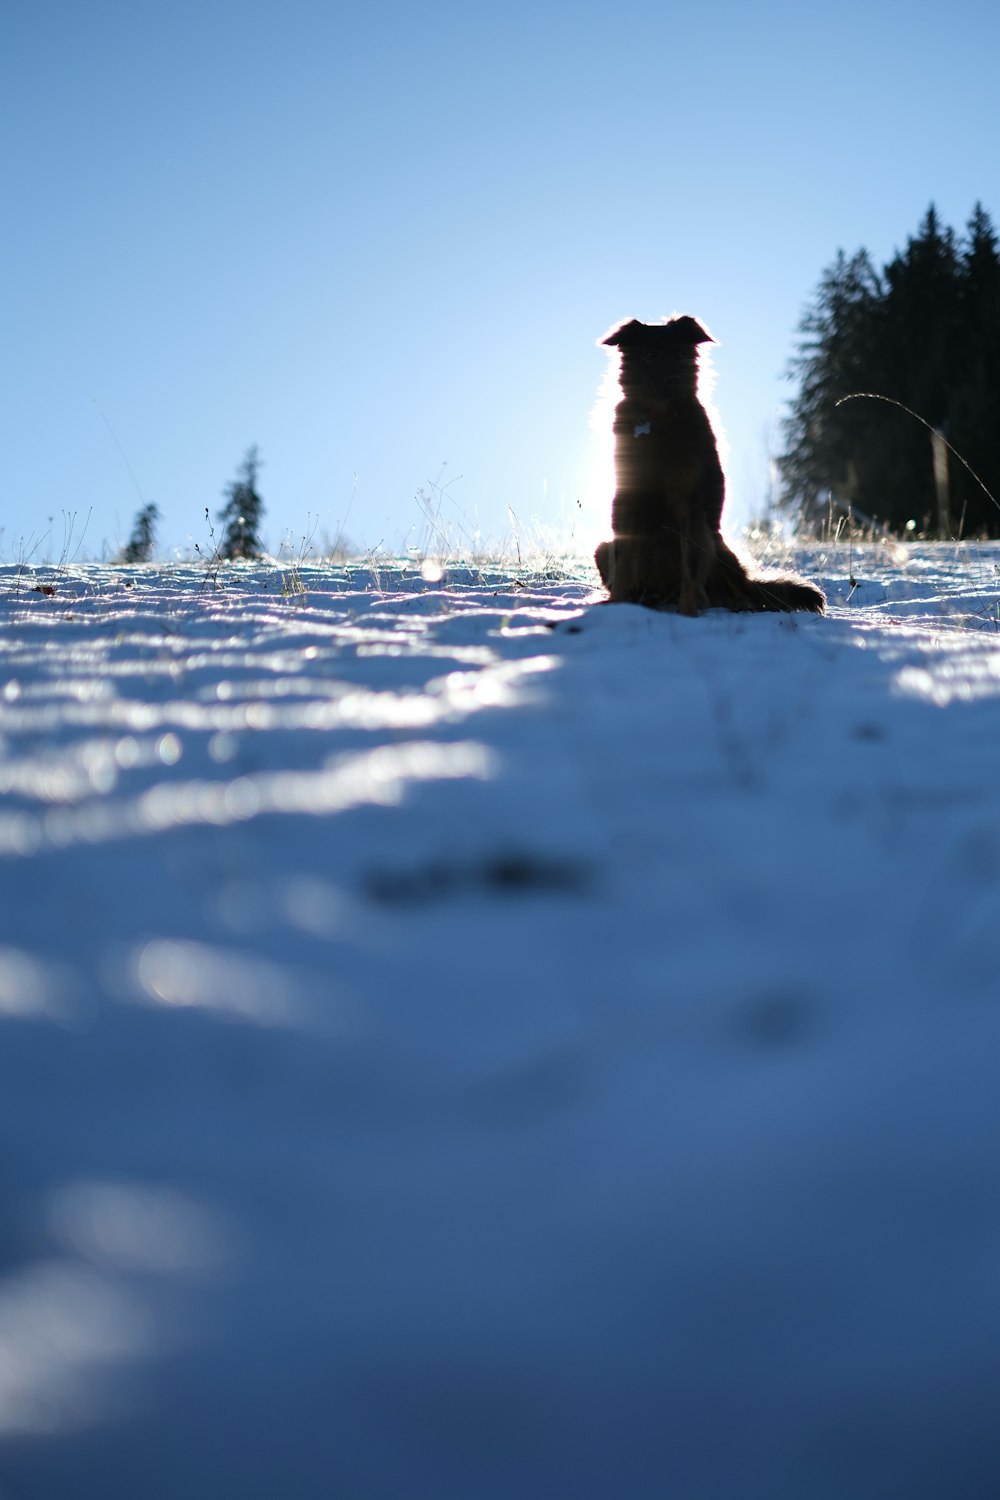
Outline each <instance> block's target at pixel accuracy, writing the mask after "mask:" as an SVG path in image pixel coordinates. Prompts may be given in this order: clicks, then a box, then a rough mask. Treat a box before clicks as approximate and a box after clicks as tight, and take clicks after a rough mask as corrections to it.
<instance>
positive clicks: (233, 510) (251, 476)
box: [218, 443, 264, 561]
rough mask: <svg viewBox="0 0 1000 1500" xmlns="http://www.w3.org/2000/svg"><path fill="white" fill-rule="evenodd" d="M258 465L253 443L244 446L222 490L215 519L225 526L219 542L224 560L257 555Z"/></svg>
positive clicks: (261, 514) (261, 515)
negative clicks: (223, 498)
mask: <svg viewBox="0 0 1000 1500" xmlns="http://www.w3.org/2000/svg"><path fill="white" fill-rule="evenodd" d="M261 467H262V466H261V461H260V458H259V456H258V452H257V445H256V443H255V444H254V445H253V446H252V447H251V448H248V449H247V451H246V455H245V457H244V459H243V462H242V464H241V465H240V467H239V470H238V471H237V477H236V479H234V480H233V481H232V482H231V483H230V484H227V485H226V488H225V490H224V491H223V494H224V495H225V496H226V503H225V505H224V506H223V507H222V509H221V510H220V511H219V515H218V519H219V521H220V522H222V524H223V525H224V526H225V528H226V530H225V534H224V535H223V538H222V542H221V543H220V546H219V556H220V557H223V558H225V559H226V560H227V561H232V560H233V559H234V558H241V557H242V558H249V559H256V558H259V557H260V554H261V545H260V526H261V522H262V520H263V518H264V502H263V500H262V499H261V497H260V495H259V493H258V491H257V474H258V472H259V470H260V468H261Z"/></svg>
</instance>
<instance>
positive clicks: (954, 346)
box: [778, 203, 1000, 536]
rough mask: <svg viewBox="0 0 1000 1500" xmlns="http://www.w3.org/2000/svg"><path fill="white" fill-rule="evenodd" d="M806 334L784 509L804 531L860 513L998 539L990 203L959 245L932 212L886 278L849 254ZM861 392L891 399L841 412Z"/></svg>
mask: <svg viewBox="0 0 1000 1500" xmlns="http://www.w3.org/2000/svg"><path fill="white" fill-rule="evenodd" d="M798 332H799V336H800V337H799V343H798V347H797V352H796V354H795V356H794V357H793V359H792V361H791V364H790V367H789V374H790V377H791V378H792V379H794V380H795V381H797V383H798V393H797V395H796V396H795V398H794V400H793V401H792V403H791V407H790V412H789V415H788V417H787V419H786V421H785V423H784V441H785V449H784V452H783V453H782V454H781V455H780V457H779V459H778V470H779V475H780V482H781V488H780V500H779V505H780V507H781V509H782V510H784V511H785V513H786V514H788V515H790V516H792V517H793V518H794V519H795V520H796V521H797V522H798V523H800V524H801V525H803V526H804V527H806V528H814V527H816V526H817V525H818V524H822V523H823V522H824V521H826V519H827V518H828V516H829V513H830V510H831V507H832V508H833V509H834V510H835V511H838V512H843V511H845V510H847V509H848V508H849V507H851V508H853V509H854V510H855V511H856V512H858V513H860V515H861V516H862V517H867V518H872V519H876V520H878V521H879V522H881V523H882V524H883V525H884V526H886V527H887V528H888V529H889V530H891V531H896V532H905V531H913V530H917V531H920V532H922V533H938V534H947V535H950V536H998V535H1000V504H998V502H997V501H995V500H993V499H991V498H990V496H989V495H987V494H986V493H985V490H984V486H985V489H988V490H989V491H991V492H992V494H993V495H1000V422H998V421H997V413H998V411H1000V252H998V241H997V235H996V233H995V231H994V228H993V225H992V222H991V220H990V217H989V214H988V213H987V212H986V210H985V209H984V208H983V206H982V205H981V204H979V203H977V204H976V206H975V208H974V209H973V212H972V215H971V217H970V219H969V222H968V224H967V226H966V228H965V231H964V233H963V234H961V235H958V234H956V233H955V231H954V230H952V229H950V228H948V227H947V226H946V225H943V224H942V223H941V220H940V218H939V215H938V213H937V210H936V209H935V208H934V206H933V204H932V205H931V206H930V208H928V210H927V212H926V214H925V215H924V217H923V219H922V221H921V223H920V226H919V228H918V230H917V233H916V234H915V235H914V236H912V237H911V238H909V239H908V240H907V243H906V248H905V249H904V250H902V251H900V252H897V254H896V255H895V256H894V257H893V259H892V260H891V261H890V262H889V263H888V264H887V265H886V266H884V267H883V268H882V270H881V271H879V270H877V269H876V268H875V266H874V265H873V263H872V260H871V257H870V256H869V254H868V252H867V251H866V250H858V251H856V252H855V253H854V254H853V255H850V256H848V255H845V254H844V252H843V251H840V252H839V253H838V255H837V257H836V259H835V260H834V261H833V263H832V264H831V265H830V266H828V267H827V268H826V270H825V271H824V272H823V274H822V276H821V278H820V283H819V286H818V288H817V291H816V293H815V296H814V297H813V299H812V301H811V303H810V304H809V306H808V308H807V310H806V313H805V315H804V317H803V319H802V321H801V323H800V325H799V329H798ZM857 392H869V393H872V394H874V395H877V396H881V397H883V398H885V399H884V400H881V401H873V400H860V399H859V400H849V401H845V402H844V403H843V404H842V405H839V404H838V403H839V402H841V401H843V398H844V397H847V396H852V395H853V394H855V393H857ZM896 403H898V404H896ZM900 407H905V408H908V410H901V409H900ZM928 429H931V431H930V432H929V431H928ZM935 435H937V436H935ZM942 440H944V441H942ZM950 450H955V451H954V452H952V451H950ZM955 452H957V453H958V454H960V455H961V458H962V459H964V460H965V463H964V464H963V463H962V462H960V461H959V460H958V459H957V458H956V457H955ZM966 464H967V465H968V466H969V468H971V469H972V470H973V471H974V473H973V474H970V472H969V468H967V467H966ZM975 476H978V480H979V481H981V482H977V478H976V477H975Z"/></svg>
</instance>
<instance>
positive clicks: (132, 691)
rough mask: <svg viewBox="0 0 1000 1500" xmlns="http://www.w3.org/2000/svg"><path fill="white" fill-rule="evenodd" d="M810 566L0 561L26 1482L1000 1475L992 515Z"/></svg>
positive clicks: (6, 1456) (14, 1239)
mask: <svg viewBox="0 0 1000 1500" xmlns="http://www.w3.org/2000/svg"><path fill="white" fill-rule="evenodd" d="M798 561H799V564H800V566H801V567H802V568H803V570H804V571H806V572H807V573H808V574H809V575H810V576H812V577H816V578H818V579H819V581H821V582H822V583H823V584H824V586H825V587H826V588H827V590H828V592H829V594H830V599H831V610H830V614H829V616H828V617H827V618H825V619H814V618H811V617H780V616H772V617H760V616H753V617H750V616H734V615H725V614H718V613H711V614H709V615H706V616H704V617H703V618H701V619H699V620H685V619H680V618H678V617H676V616H671V615H663V614H653V613H650V612H647V611H643V610H641V609H636V608H632V607H629V606H617V607H615V608H604V607H594V599H595V597H596V596H595V594H594V593H593V592H592V590H591V588H590V584H589V581H587V575H586V574H581V579H582V580H583V581H574V580H572V579H565V578H564V579H557V580H554V581H544V580H541V579H539V578H531V577H529V576H527V575H525V576H523V577H522V578H520V579H515V577H514V576H513V575H512V574H511V573H509V572H507V573H502V572H496V571H492V572H491V571H490V570H486V571H480V570H469V571H467V572H461V571H455V570H451V571H448V572H446V573H445V575H444V576H443V577H442V578H441V579H440V580H438V581H435V582H433V583H429V582H427V581H426V580H424V579H422V578H421V576H420V572H419V570H407V569H405V568H403V567H398V568H395V567H388V566H387V567H385V568H383V569H381V570H380V571H379V572H378V573H377V574H373V573H369V572H368V571H367V570H364V569H344V568H325V569H324V568H315V569H313V568H309V567H304V568H302V569H301V570H299V571H300V575H301V580H302V583H303V584H304V586H305V590H306V592H305V593H304V594H297V593H289V594H286V595H282V593H281V591H280V579H277V578H276V575H275V574H273V573H270V574H269V573H268V572H267V570H266V569H264V568H252V567H247V568H232V569H230V570H228V571H227V572H226V573H225V574H224V575H223V577H222V578H221V579H220V580H219V581H220V583H221V584H222V587H219V588H213V587H211V586H210V585H207V584H206V575H205V574H204V572H203V571H201V570H199V569H196V568H193V567H192V568H184V567H169V568H164V569H160V568H156V567H151V568H144V569H121V568H118V569H114V568H101V567H96V566H95V567H88V568H74V569H72V570H65V569H64V570H57V569H51V570H47V569H38V570H35V571H33V572H32V573H31V574H30V575H24V574H21V575H19V574H18V571H17V570H16V569H14V568H8V569H3V570H0V641H2V648H3V662H4V671H3V679H2V682H0V751H2V755H0V881H2V888H0V894H2V905H0V1495H2V1496H3V1500H21V1497H27V1496H31V1497H45V1500H48V1497H53V1500H54V1497H64V1496H70V1495H72V1496H73V1497H74V1500H91V1497H93V1500H98V1497H99V1500H111V1497H122V1500H126V1497H127V1500H135V1497H140V1496H141V1497H142V1500H175V1497H180V1496H198V1497H200V1496H205V1497H211V1500H227V1497H230V1496H231V1497H234V1500H235V1497H237V1496H238V1497H240V1500H249V1497H261V1500H264V1497H268V1500H272V1497H276V1496H281V1497H284V1500H299V1497H314V1496H315V1497H319V1496H327V1495H330V1496H333V1495H336V1496H344V1497H350V1500H397V1497H398V1500H418V1497H421V1500H422V1497H427V1500H452V1497H454V1500H510V1497H512V1496H519V1497H527V1500H536V1497H538V1500H541V1497H545V1500H549V1497H555V1496H572V1497H574V1500H589V1497H595V1500H597V1497H600V1500H610V1497H613V1496H614V1497H618V1496H621V1497H628V1500H645V1497H650V1500H661V1497H667V1496H669V1497H674V1496H676V1497H678V1500H700V1497H706V1500H732V1497H735V1496H739V1497H741V1500H756V1497H760V1500H783V1497H789V1500H793V1497H794V1500H804V1497H809V1500H824V1497H830V1500H834V1497H836V1500H843V1497H845V1496H848V1495H849V1496H850V1497H851V1500H867V1497H871V1500H876V1497H878V1500H882V1497H886V1496H894V1497H895V1496H905V1497H907V1500H914V1497H923V1496H926V1497H928V1500H930V1497H934V1500H939V1497H941V1496H943V1495H955V1496H962V1497H963V1500H967V1497H978V1496H984V1497H986V1496H995V1495H996V1494H1000V1438H998V1436H997V1416H996V1414H997V1410H998V1408H1000V1355H998V1352H997V1351H998V1348H1000V1182H998V1166H997V1161H998V1141H1000V775H998V771H1000V627H998V624H997V599H998V596H1000V576H998V572H997V564H998V562H1000V551H998V550H997V549H995V548H984V547H971V546H970V547H965V548H943V547H941V548H933V547H925V548H923V549H920V548H910V549H908V550H907V551H906V552H902V551H900V552H899V553H898V554H896V555H895V556H893V557H890V556H889V555H888V554H887V553H886V552H885V551H884V550H881V549H876V550H871V551H860V552H859V550H858V549H855V550H854V552H853V554H852V555H851V556H850V558H849V559H848V558H847V556H846V555H841V554H834V553H830V554H824V553H822V552H821V551H819V550H817V551H815V552H814V553H812V554H811V555H808V556H804V557H801V558H800V559H798ZM851 578H853V580H854V582H853V583H852V582H851V581H850V579H851ZM43 587H44V588H49V587H51V588H53V589H54V590H55V592H54V593H43V592H38V591H37V590H38V589H39V588H43Z"/></svg>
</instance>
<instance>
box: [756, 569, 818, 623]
mask: <svg viewBox="0 0 1000 1500" xmlns="http://www.w3.org/2000/svg"><path fill="white" fill-rule="evenodd" d="M744 587H745V589H746V592H747V596H748V601H749V604H750V608H751V609H761V610H764V609H779V610H788V611H791V610H796V609H805V610H810V611H811V612H812V613H813V614H814V615H821V614H822V613H823V612H824V610H825V609H826V595H825V594H824V593H823V590H822V589H820V588H817V587H816V585H815V584H813V583H806V581H805V579H804V578H788V577H778V578H767V577H764V578H748V579H747V581H746V583H745V585H744Z"/></svg>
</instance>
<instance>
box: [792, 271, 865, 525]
mask: <svg viewBox="0 0 1000 1500" xmlns="http://www.w3.org/2000/svg"><path fill="white" fill-rule="evenodd" d="M881 296H882V286H881V283H880V281H879V278H878V275H877V273H876V271H875V269H874V267H873V266H872V263H871V260H870V259H869V256H868V252H867V251H866V250H859V251H858V252H857V253H856V254H855V255H852V256H851V257H850V258H848V257H847V256H846V255H845V254H844V252H843V251H842V250H840V251H838V252H837V257H836V259H835V260H834V262H833V264H832V265H830V266H828V267H827V269H826V270H825V271H824V272H823V275H822V277H821V279H820V284H819V288H818V290H817V292H816V296H815V298H814V300H813V302H812V304H811V305H810V306H809V307H808V308H807V310H806V312H805V314H804V316H803V318H802V322H801V323H800V325H799V332H800V333H801V334H802V340H801V342H800V344H799V352H798V354H797V355H796V356H795V358H794V359H793V360H792V362H791V365H790V369H789V375H790V378H797V379H798V381H799V395H798V399H797V400H796V401H795V403H794V405H793V408H792V412H791V415H790V416H789V417H788V419H787V420H786V422H785V424H784V426H785V439H786V443H787V447H786V449H785V452H784V454H783V455H782V456H781V458H780V459H779V461H778V463H779V470H780V473H781V476H782V481H783V491H784V495H785V501H784V505H785V508H786V509H788V510H792V511H794V512H795V514H796V517H797V519H798V520H799V522H800V523H805V524H807V525H812V524H815V523H816V522H818V521H820V520H821V519H822V518H823V517H824V516H825V515H826V512H827V508H828V504H829V496H830V493H831V492H833V493H834V495H835V496H836V497H837V498H838V499H840V500H841V501H842V502H845V503H846V502H847V501H848V500H852V499H856V495H855V494H854V491H855V490H856V488H857V466H856V457H857V455H858V454H860V453H862V452H863V451H864V446H865V445H864V434H865V428H866V425H867V423H868V421H869V420H870V414H869V413H868V412H866V411H865V410H864V409H863V408H862V407H861V406H860V403H855V404H854V405H851V406H845V407H841V408H838V407H837V402H838V401H839V400H840V398H841V397H842V396H846V395H847V394H848V393H849V392H850V391H852V390H858V389H859V388H864V382H865V380H866V379H867V377H868V369H869V366H870V360H871V352H870V348H869V346H870V343H871V341H872V339H873V337H874V331H875V330H874V321H875V318H876V313H877V308H878V306H879V301H880V298H881Z"/></svg>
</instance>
